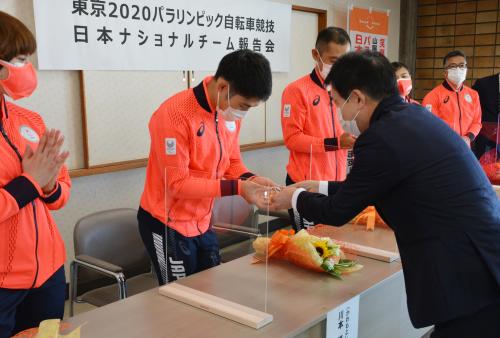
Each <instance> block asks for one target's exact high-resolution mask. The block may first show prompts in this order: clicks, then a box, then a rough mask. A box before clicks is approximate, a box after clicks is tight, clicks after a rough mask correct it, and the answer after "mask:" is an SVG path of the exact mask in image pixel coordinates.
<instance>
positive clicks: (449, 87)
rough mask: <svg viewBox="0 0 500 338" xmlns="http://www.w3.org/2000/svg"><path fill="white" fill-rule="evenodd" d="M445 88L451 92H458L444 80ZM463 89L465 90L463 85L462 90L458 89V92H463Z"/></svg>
mask: <svg viewBox="0 0 500 338" xmlns="http://www.w3.org/2000/svg"><path fill="white" fill-rule="evenodd" d="M443 87H444V88H446V89H448V90H449V91H450V92H456V90H454V89H453V88H452V87H451V85H450V84H449V82H448V81H446V80H444V81H443ZM463 89H464V84H463V83H462V84H461V85H460V88H458V92H461V91H462V90H463Z"/></svg>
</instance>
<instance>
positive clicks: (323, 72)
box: [316, 49, 333, 80]
mask: <svg viewBox="0 0 500 338" xmlns="http://www.w3.org/2000/svg"><path fill="white" fill-rule="evenodd" d="M316 51H317V52H318V57H319V59H320V61H321V63H322V64H323V68H321V67H320V66H319V63H316V64H317V65H318V69H321V76H322V77H323V80H324V79H326V77H327V76H328V74H330V70H332V67H333V65H331V64H328V63H325V61H323V59H322V58H321V56H320V54H319V50H317V49H316Z"/></svg>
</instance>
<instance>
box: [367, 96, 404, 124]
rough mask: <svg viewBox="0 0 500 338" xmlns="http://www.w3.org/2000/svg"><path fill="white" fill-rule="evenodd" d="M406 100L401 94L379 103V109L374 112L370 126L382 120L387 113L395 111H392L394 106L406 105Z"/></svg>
mask: <svg viewBox="0 0 500 338" xmlns="http://www.w3.org/2000/svg"><path fill="white" fill-rule="evenodd" d="M404 104H405V103H404V100H403V98H402V97H401V96H400V95H399V94H395V95H392V96H389V97H386V98H385V99H383V100H382V101H380V102H379V104H378V106H377V108H375V110H374V111H373V115H372V118H371V119H370V125H372V124H373V123H375V122H377V121H378V120H380V118H381V117H382V116H383V115H384V114H385V113H387V112H389V111H391V110H393V109H391V108H392V107H394V106H401V105H404Z"/></svg>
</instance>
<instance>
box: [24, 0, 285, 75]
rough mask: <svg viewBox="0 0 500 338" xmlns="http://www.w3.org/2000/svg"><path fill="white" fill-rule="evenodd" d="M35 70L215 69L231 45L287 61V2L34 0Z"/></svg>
mask: <svg viewBox="0 0 500 338" xmlns="http://www.w3.org/2000/svg"><path fill="white" fill-rule="evenodd" d="M34 10H35V24H36V36H37V43H38V63H39V67H40V69H51V70H54V69H59V70H196V71H213V70H215V69H216V68H217V65H218V63H219V61H220V59H221V58H222V57H223V56H224V55H226V54H228V53H230V52H232V51H235V50H239V49H250V50H253V51H256V52H260V53H262V54H263V55H264V56H266V57H267V58H268V59H269V61H270V62H271V67H272V70H273V71H275V72H286V71H288V70H289V66H290V25H291V11H292V8H291V5H289V4H281V3H276V2H272V1H264V0H252V1H243V0H210V1H206V0H169V1H166V0H115V1H108V0H34Z"/></svg>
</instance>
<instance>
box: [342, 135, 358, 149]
mask: <svg viewBox="0 0 500 338" xmlns="http://www.w3.org/2000/svg"><path fill="white" fill-rule="evenodd" d="M355 142H356V137H355V136H354V135H352V134H349V133H343V134H342V135H341V136H340V148H342V149H352V147H354V143H355Z"/></svg>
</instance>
